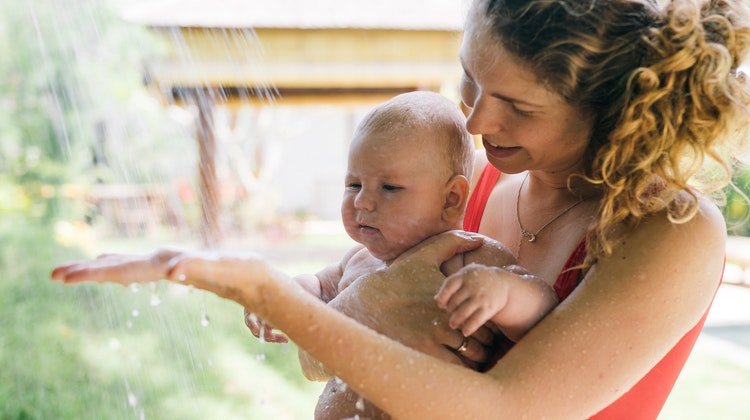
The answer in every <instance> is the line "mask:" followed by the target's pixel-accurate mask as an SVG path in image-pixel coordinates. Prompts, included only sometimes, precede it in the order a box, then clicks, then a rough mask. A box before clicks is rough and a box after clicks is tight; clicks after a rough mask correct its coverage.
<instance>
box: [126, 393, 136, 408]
mask: <svg viewBox="0 0 750 420" xmlns="http://www.w3.org/2000/svg"><path fill="white" fill-rule="evenodd" d="M128 405H129V406H131V407H135V406H136V405H138V397H136V396H135V394H133V393H132V392H128Z"/></svg>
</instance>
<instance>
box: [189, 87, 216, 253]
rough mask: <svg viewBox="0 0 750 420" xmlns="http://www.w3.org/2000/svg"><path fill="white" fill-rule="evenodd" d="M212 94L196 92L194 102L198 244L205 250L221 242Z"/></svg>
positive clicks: (203, 91) (200, 90)
mask: <svg viewBox="0 0 750 420" xmlns="http://www.w3.org/2000/svg"><path fill="white" fill-rule="evenodd" d="M214 93H215V92H214V91H213V90H211V89H209V88H196V89H195V90H194V94H193V99H194V101H195V105H196V106H197V108H198V121H197V124H196V139H197V141H198V155H199V165H200V166H199V168H198V171H199V175H200V200H201V211H202V218H203V220H202V224H201V241H202V242H203V245H204V246H205V247H207V248H212V247H215V246H218V245H219V244H220V243H221V240H222V233H221V227H220V226H219V191H218V180H217V178H216V134H215V132H214V112H213V111H214V110H213V108H214V107H213V105H214V102H213V99H214V98H213V96H214Z"/></svg>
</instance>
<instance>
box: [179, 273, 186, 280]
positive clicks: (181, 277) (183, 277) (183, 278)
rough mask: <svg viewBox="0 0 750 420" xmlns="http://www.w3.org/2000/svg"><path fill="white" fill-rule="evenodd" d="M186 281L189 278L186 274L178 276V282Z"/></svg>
mask: <svg viewBox="0 0 750 420" xmlns="http://www.w3.org/2000/svg"><path fill="white" fill-rule="evenodd" d="M185 279H187V276H186V275H185V273H183V274H180V275H179V276H177V280H178V281H185Z"/></svg>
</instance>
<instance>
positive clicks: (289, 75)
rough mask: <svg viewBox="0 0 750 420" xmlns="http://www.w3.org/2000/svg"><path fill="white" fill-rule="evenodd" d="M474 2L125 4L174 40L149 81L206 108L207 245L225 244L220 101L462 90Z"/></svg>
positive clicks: (344, 98) (138, 19) (155, 0)
mask: <svg viewBox="0 0 750 420" xmlns="http://www.w3.org/2000/svg"><path fill="white" fill-rule="evenodd" d="M467 8H468V5H467V1H466V0H430V1H429V2H424V1H422V0H379V1H371V0H271V1H269V0H267V1H261V0H212V1H205V0H151V1H148V0H146V1H142V2H141V3H134V4H133V3H131V5H129V6H128V7H127V8H126V9H124V10H122V16H123V18H124V19H125V20H126V21H129V22H132V23H135V24H139V25H144V26H146V27H148V28H150V29H151V30H152V31H154V32H155V33H157V34H158V35H159V36H160V37H162V38H163V40H164V41H165V42H166V44H167V45H168V46H169V50H170V52H169V53H168V55H167V56H166V57H163V58H160V59H152V60H148V61H147V62H146V64H145V65H146V68H145V75H144V78H145V80H146V83H147V84H148V85H149V86H150V87H152V88H154V89H156V90H157V91H158V92H160V95H161V96H162V98H163V99H165V100H166V101H169V102H178V103H192V104H195V105H196V106H197V109H198V111H199V116H198V121H199V123H198V125H199V126H198V133H197V137H198V143H199V148H200V156H201V165H200V167H201V180H202V181H201V189H202V194H203V210H204V224H205V227H204V230H205V232H204V242H206V244H207V245H211V244H214V243H217V242H218V241H219V240H220V237H221V234H220V231H219V227H218V222H217V215H218V207H217V203H216V194H215V190H216V186H215V184H216V180H215V173H214V172H215V169H214V168H213V159H214V157H213V155H214V153H215V151H214V149H215V144H214V143H215V141H214V134H213V131H212V128H213V127H212V126H213V122H212V106H213V104H214V103H215V102H216V101H222V102H228V103H232V102H235V101H239V102H243V103H247V102H251V103H255V104H258V105H259V106H262V105H265V104H269V103H275V102H284V103H300V102H303V103H351V102H355V103H357V102H360V103H361V102H370V103H371V102H374V101H380V100H383V99H385V98H387V97H390V96H393V95H394V94H397V93H401V92H405V91H410V90H417V89H428V90H440V89H441V88H442V87H444V86H454V85H455V84H456V82H457V80H458V78H459V75H460V64H459V61H458V47H459V43H460V35H461V30H462V26H463V20H464V17H465V14H466V10H467Z"/></svg>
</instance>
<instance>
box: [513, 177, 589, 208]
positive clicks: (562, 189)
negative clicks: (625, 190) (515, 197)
mask: <svg viewBox="0 0 750 420" xmlns="http://www.w3.org/2000/svg"><path fill="white" fill-rule="evenodd" d="M578 173H580V171H565V172H557V173H550V172H543V171H529V172H527V173H526V174H525V175H523V176H524V177H528V178H527V179H526V182H525V183H526V185H525V186H524V188H523V189H524V195H528V196H530V197H535V198H539V201H541V202H547V203H556V202H558V203H559V202H567V201H573V200H581V199H588V198H592V197H596V196H598V195H600V189H599V188H598V187H597V186H595V185H591V184H590V183H588V182H586V181H585V180H584V179H582V178H581V177H579V176H576V175H575V174H578Z"/></svg>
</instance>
